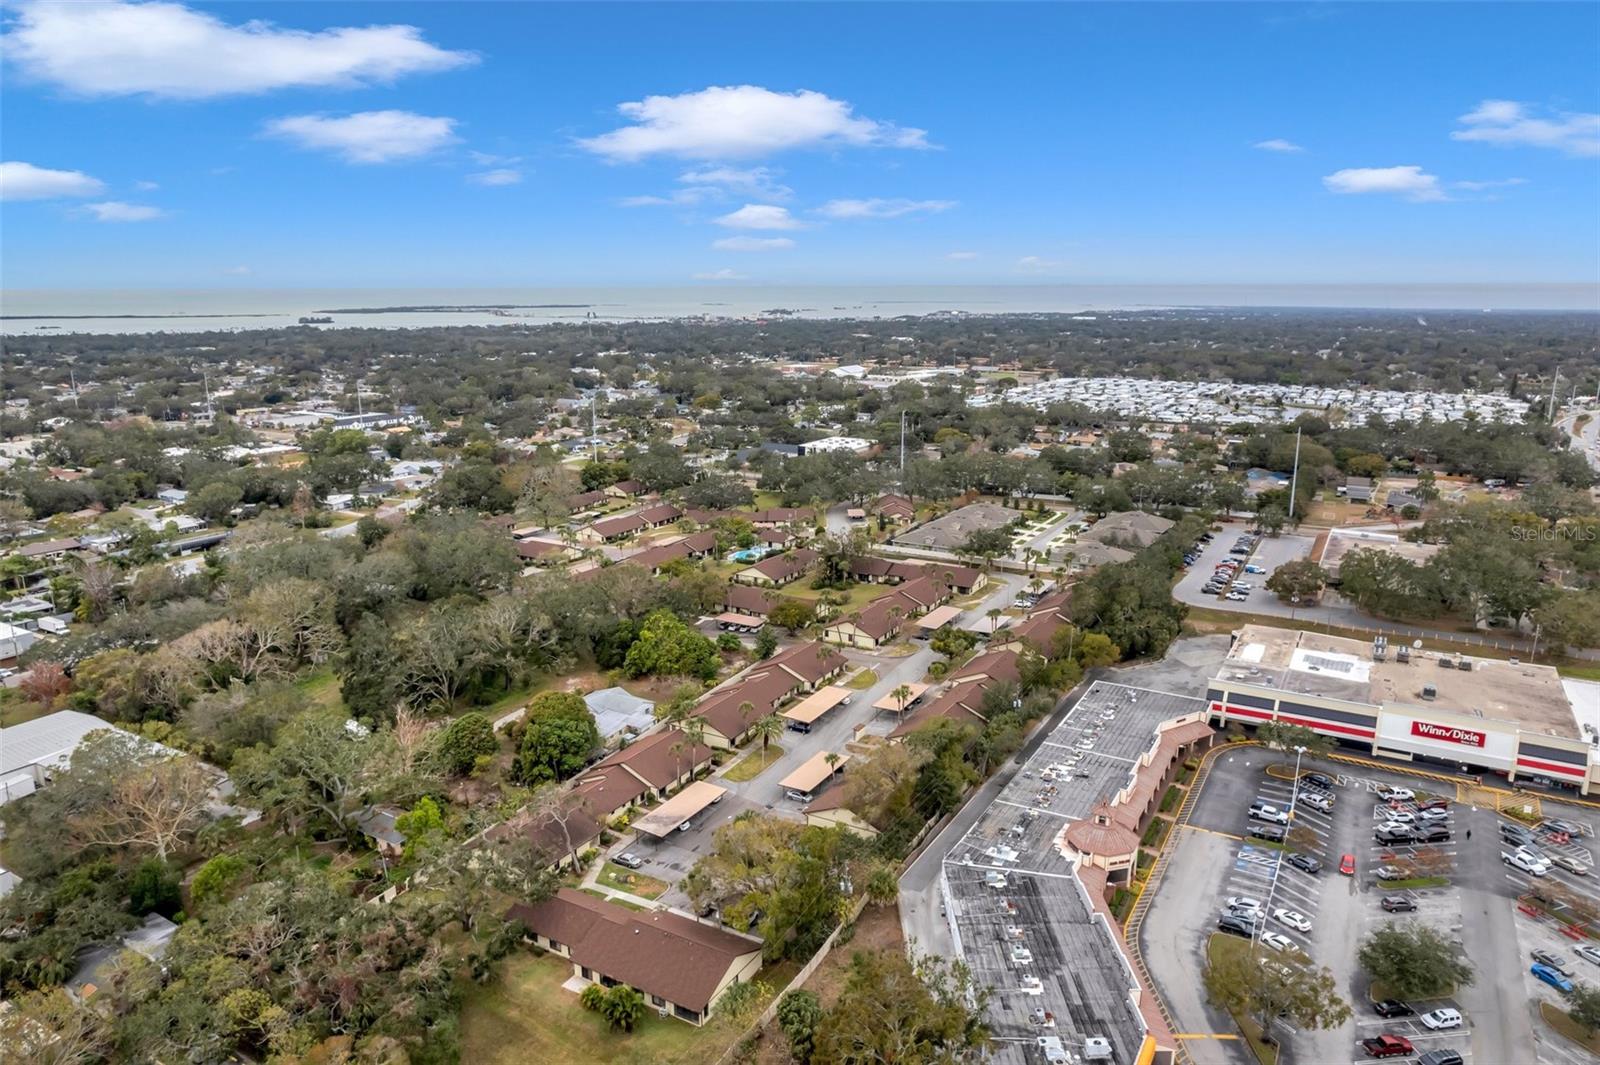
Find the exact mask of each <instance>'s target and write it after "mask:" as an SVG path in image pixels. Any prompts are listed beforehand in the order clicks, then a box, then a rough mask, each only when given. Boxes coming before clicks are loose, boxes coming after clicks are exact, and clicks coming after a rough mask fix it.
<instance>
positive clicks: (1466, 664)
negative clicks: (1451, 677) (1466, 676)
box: [1456, 658, 1472, 673]
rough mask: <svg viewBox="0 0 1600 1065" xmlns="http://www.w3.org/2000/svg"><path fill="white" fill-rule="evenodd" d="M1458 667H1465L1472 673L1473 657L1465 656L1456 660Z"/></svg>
mask: <svg viewBox="0 0 1600 1065" xmlns="http://www.w3.org/2000/svg"><path fill="white" fill-rule="evenodd" d="M1456 668H1457V669H1464V670H1466V671H1467V672H1468V673H1471V672H1472V659H1470V658H1463V659H1460V660H1458V661H1457V662H1456Z"/></svg>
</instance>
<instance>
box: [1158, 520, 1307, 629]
mask: <svg viewBox="0 0 1600 1065" xmlns="http://www.w3.org/2000/svg"><path fill="white" fill-rule="evenodd" d="M1247 531H1248V529H1247V528H1246V527H1245V526H1244V525H1242V524H1228V525H1224V526H1223V527H1222V531H1221V532H1218V533H1212V536H1213V539H1212V541H1211V542H1210V543H1209V544H1201V545H1200V547H1201V551H1200V557H1199V558H1198V559H1196V560H1195V563H1194V565H1193V566H1190V567H1189V569H1187V570H1186V571H1185V572H1184V574H1183V576H1182V577H1181V578H1180V579H1179V580H1178V585H1177V587H1176V588H1175V589H1174V590H1173V596H1174V597H1175V598H1176V599H1177V600H1178V601H1179V602H1183V603H1190V604H1193V605H1195V606H1208V607H1216V608H1218V609H1221V610H1250V609H1253V608H1254V607H1255V606H1256V605H1259V604H1263V603H1271V604H1275V603H1277V597H1276V596H1274V595H1273V594H1272V593H1271V592H1269V591H1267V590H1266V589H1267V578H1269V577H1271V576H1272V572H1273V570H1275V569H1277V568H1278V567H1279V566H1281V565H1283V564H1284V563H1285V562H1294V561H1296V560H1298V559H1302V558H1305V557H1306V556H1307V555H1308V554H1309V553H1310V551H1311V545H1312V544H1313V543H1314V542H1315V541H1314V540H1313V538H1312V537H1309V536H1297V535H1290V534H1283V535H1280V536H1265V537H1262V538H1261V539H1260V540H1259V541H1258V542H1257V543H1256V546H1255V550H1254V551H1253V552H1252V553H1251V554H1250V555H1248V556H1244V555H1234V554H1230V553H1229V552H1230V551H1231V550H1232V548H1233V546H1234V544H1235V542H1237V541H1238V539H1239V537H1240V536H1242V535H1244V534H1245V533H1246V532H1247ZM1229 559H1233V560H1239V561H1242V562H1243V563H1244V564H1246V565H1251V566H1258V567H1260V568H1261V569H1262V571H1263V572H1261V573H1245V572H1244V570H1243V568H1242V567H1241V569H1240V571H1239V573H1238V575H1237V576H1238V579H1239V580H1242V581H1245V582H1247V583H1249V584H1251V585H1252V586H1253V589H1252V591H1251V592H1250V598H1249V599H1247V600H1245V601H1244V602H1233V601H1231V600H1228V599H1224V598H1222V597H1220V596H1217V595H1207V594H1205V593H1204V592H1202V591H1201V590H1200V589H1201V588H1203V587H1204V586H1205V584H1206V583H1207V582H1208V581H1210V580H1211V576H1212V573H1213V571H1214V570H1215V569H1216V568H1217V565H1218V564H1219V563H1221V562H1224V561H1227V560H1229Z"/></svg>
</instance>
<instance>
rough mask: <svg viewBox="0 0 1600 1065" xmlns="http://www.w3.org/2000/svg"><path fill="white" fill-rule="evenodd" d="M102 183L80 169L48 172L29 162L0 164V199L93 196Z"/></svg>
mask: <svg viewBox="0 0 1600 1065" xmlns="http://www.w3.org/2000/svg"><path fill="white" fill-rule="evenodd" d="M105 187H106V184H105V182H103V181H101V180H99V179H98V178H92V177H90V176H89V175H88V174H85V173H84V172H83V171H81V170H49V169H46V168H45V167H42V166H34V165H33V164H32V163H0V200H54V199H58V198H60V197H63V196H95V195H98V194H100V193H101V192H104V191H105Z"/></svg>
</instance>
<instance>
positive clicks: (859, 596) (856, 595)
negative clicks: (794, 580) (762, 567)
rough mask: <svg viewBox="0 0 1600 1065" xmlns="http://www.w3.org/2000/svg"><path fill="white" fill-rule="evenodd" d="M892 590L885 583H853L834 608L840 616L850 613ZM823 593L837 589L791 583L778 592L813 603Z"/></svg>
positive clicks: (835, 593) (829, 592)
mask: <svg viewBox="0 0 1600 1065" xmlns="http://www.w3.org/2000/svg"><path fill="white" fill-rule="evenodd" d="M892 591H894V589H893V588H891V587H889V586H888V585H886V584H867V583H865V582H862V583H860V584H853V585H851V586H850V587H849V588H847V589H846V590H845V592H844V604H843V605H842V606H839V607H836V608H835V609H836V610H837V611H838V614H839V616H841V617H842V616H844V615H847V614H852V613H854V612H855V611H857V610H860V609H861V608H862V607H864V606H866V605H867V604H868V603H870V602H872V601H873V600H874V599H877V598H880V597H882V596H885V595H888V594H889V593H890V592H892ZM824 593H826V594H829V595H837V594H838V591H837V590H836V589H832V588H810V587H804V586H802V587H795V586H794V585H792V584H791V585H789V586H788V587H786V588H784V589H783V590H782V592H781V593H780V594H782V595H792V596H794V597H795V598H796V599H804V600H806V601H807V602H813V603H814V602H816V601H817V600H818V599H819V598H821V597H822V595H823V594H824Z"/></svg>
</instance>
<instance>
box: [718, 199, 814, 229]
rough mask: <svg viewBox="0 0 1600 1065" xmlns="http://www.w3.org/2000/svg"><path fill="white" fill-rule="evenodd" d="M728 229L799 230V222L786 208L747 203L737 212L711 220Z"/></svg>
mask: <svg viewBox="0 0 1600 1065" xmlns="http://www.w3.org/2000/svg"><path fill="white" fill-rule="evenodd" d="M712 221H713V222H715V223H716V224H717V225H719V226H727V227H728V228H729V229H799V228H800V220H799V219H798V218H796V217H794V216H793V215H791V214H790V213H789V208H787V207H777V206H774V205H773V204H770V203H747V204H745V205H744V206H743V207H741V208H739V209H738V210H737V211H732V212H730V213H728V214H725V215H723V216H721V217H720V218H714V219H712Z"/></svg>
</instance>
